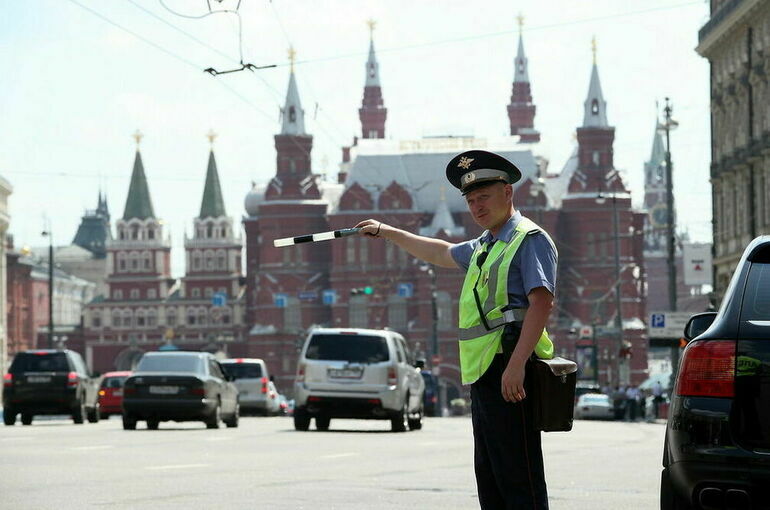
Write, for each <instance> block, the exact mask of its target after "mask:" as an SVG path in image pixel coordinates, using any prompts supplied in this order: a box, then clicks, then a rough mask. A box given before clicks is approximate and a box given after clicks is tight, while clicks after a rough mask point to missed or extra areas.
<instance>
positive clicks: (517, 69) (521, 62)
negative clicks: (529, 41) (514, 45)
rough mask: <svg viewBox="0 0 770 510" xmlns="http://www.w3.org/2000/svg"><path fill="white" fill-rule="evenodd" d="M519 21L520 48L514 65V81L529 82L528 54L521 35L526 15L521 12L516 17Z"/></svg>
mask: <svg viewBox="0 0 770 510" xmlns="http://www.w3.org/2000/svg"><path fill="white" fill-rule="evenodd" d="M516 19H517V20H518V21H519V50H518V51H517V52H516V63H515V65H514V74H513V81H514V83H516V82H526V83H529V71H528V69H527V67H528V65H527V56H526V55H525V54H524V39H523V37H522V35H521V32H522V29H523V27H524V16H522V15H521V14H519V15H518V16H517V18H516Z"/></svg>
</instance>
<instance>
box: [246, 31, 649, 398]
mask: <svg viewBox="0 0 770 510" xmlns="http://www.w3.org/2000/svg"><path fill="white" fill-rule="evenodd" d="M514 64H515V66H516V71H515V74H514V76H515V78H514V82H513V85H512V89H513V95H512V98H511V103H510V104H509V105H508V106H507V113H508V118H509V121H510V125H511V133H512V135H514V136H512V137H508V138H505V139H500V140H497V139H473V138H437V139H423V140H415V141H408V140H399V141H393V140H384V132H385V120H386V118H387V115H386V112H387V110H386V109H385V105H384V101H383V100H382V86H381V83H380V76H379V67H378V65H377V61H376V55H375V52H374V45H373V43H371V45H370V52H369V59H368V61H367V63H366V80H365V86H364V94H363V100H362V106H361V109H360V110H359V119H360V120H361V129H362V139H360V140H358V139H356V141H355V142H354V144H353V146H352V147H345V148H343V162H342V164H341V168H340V178H339V182H338V183H335V184H331V183H328V182H324V181H322V180H321V178H320V176H319V175H318V174H315V173H314V172H313V171H312V168H311V166H310V161H311V158H310V152H311V150H312V140H313V139H312V135H310V134H308V133H307V132H306V131H305V127H304V111H303V110H302V107H301V102H300V95H299V90H298V88H297V84H296V79H295V76H294V69H292V71H291V74H290V77H289V86H288V93H287V97H286V104H285V105H284V108H283V110H282V111H283V117H282V124H281V132H280V134H278V135H276V136H275V146H276V152H277V165H276V167H277V171H276V175H275V177H273V179H272V180H271V181H270V182H269V184H267V185H266V186H255V187H254V189H252V190H251V192H250V193H249V194H248V195H247V197H246V201H245V206H246V213H247V215H248V216H247V217H246V218H245V219H244V227H245V230H246V247H247V251H246V279H247V288H248V291H247V294H246V315H247V324H249V328H250V331H249V335H248V342H247V348H248V353H249V355H253V356H258V357H262V358H265V359H266V360H267V362H268V363H269V364H270V366H271V367H272V370H273V371H274V372H275V373H276V375H277V377H278V384H279V386H280V387H281V388H282V389H283V390H289V389H290V385H291V382H292V381H293V377H294V370H295V362H296V359H297V353H298V349H299V346H301V343H302V341H303V340H304V337H305V335H306V334H307V331H308V329H309V328H311V327H313V325H325V326H331V327H373V328H379V327H386V326H387V327H391V328H393V329H396V330H398V331H400V332H402V333H403V334H404V335H405V336H406V337H407V338H408V339H409V341H410V343H411V344H412V346H413V348H415V349H417V350H418V351H421V352H422V353H424V354H425V355H426V356H428V357H430V355H432V354H433V353H432V349H431V343H432V337H433V309H434V301H435V308H436V309H437V312H438V317H439V320H438V324H437V337H438V345H439V353H438V354H439V355H440V358H439V359H436V361H438V363H439V367H438V368H440V374H441V377H442V379H443V380H444V382H445V383H446V384H447V385H448V386H449V394H450V395H452V394H453V393H454V394H459V393H461V392H462V391H463V390H462V389H461V388H460V385H459V372H458V363H457V347H456V336H455V328H456V322H457V296H458V293H459V288H460V286H461V282H462V278H463V274H462V272H461V271H457V270H446V269H441V268H438V269H436V274H435V276H436V277H435V280H434V278H433V277H432V271H431V270H430V268H428V267H425V266H424V265H423V264H421V263H418V262H417V261H415V260H414V259H412V258H411V257H410V256H408V255H407V254H405V253H404V252H402V251H401V250H399V249H397V248H395V247H394V246H393V245H392V244H390V243H388V242H385V241H383V240H379V239H377V240H369V239H363V238H358V237H350V238H346V239H344V240H339V241H335V242H329V243H315V244H309V245H308V244H305V245H299V246H295V247H291V248H283V249H278V248H274V247H273V245H272V242H271V241H272V240H273V239H276V238H280V237H289V236H294V235H298V234H302V233H309V232H319V231H325V230H330V229H337V228H343V227H351V226H353V225H355V224H356V223H357V222H359V221H361V220H363V219H365V218H369V217H373V218H377V219H379V220H382V221H384V222H386V223H390V224H392V225H395V226H398V227H400V228H403V229H406V230H409V231H411V232H415V233H421V234H423V235H430V236H436V237H441V238H444V239H448V240H450V241H452V242H458V241H461V240H465V239H469V238H471V237H474V236H478V235H480V233H481V232H480V229H479V228H478V227H477V226H476V225H475V223H474V222H473V221H472V219H471V217H470V215H469V214H468V213H467V210H466V207H465V203H464V201H463V199H462V197H461V196H460V195H459V194H458V193H457V192H456V191H455V190H454V189H453V188H450V189H446V188H447V186H449V185H448V184H447V183H446V182H445V178H444V167H445V165H446V162H447V161H448V160H449V159H451V157H453V156H454V155H455V154H456V153H457V152H459V151H462V150H466V149H470V148H486V149H489V150H494V151H496V152H499V153H501V154H502V155H504V156H505V157H507V158H509V159H510V160H511V161H513V162H514V163H515V164H516V165H517V166H518V167H519V168H520V169H521V171H522V174H523V179H522V181H521V182H519V183H518V184H517V185H516V193H515V197H514V201H515V203H516V206H517V207H518V208H519V209H521V210H522V212H523V213H524V214H525V215H527V216H529V217H531V218H532V219H533V220H535V221H536V222H538V223H540V224H541V225H542V226H543V227H544V228H545V229H547V230H548V231H549V232H551V233H552V234H553V236H554V239H555V241H556V243H557V247H558V249H559V252H560V266H559V282H558V291H557V305H558V306H557V311H556V312H555V313H554V314H553V321H552V324H551V326H550V329H551V330H552V331H553V333H554V337H555V339H556V345H557V352H558V353H561V354H564V355H568V356H571V357H574V356H576V355H578V357H580V358H581V361H582V362H583V363H584V364H586V367H587V368H590V367H588V366H587V365H588V364H589V361H590V360H591V358H592V357H591V356H590V355H588V357H586V353H587V352H588V353H590V351H591V349H592V348H593V346H594V345H595V346H596V353H597V358H598V359H597V360H596V361H597V362H598V365H599V372H598V379H599V380H600V381H601V382H602V383H618V382H632V383H635V384H638V383H640V382H641V381H643V380H644V379H646V377H647V375H646V368H647V357H646V351H647V348H646V347H647V346H646V330H645V325H644V321H643V319H644V314H645V296H644V274H645V273H644V260H643V253H642V249H643V240H642V236H641V235H638V234H640V233H641V231H642V229H643V222H644V214H643V213H641V212H638V211H635V210H633V208H632V206H631V196H630V193H629V191H628V189H627V188H626V185H625V184H624V182H623V180H622V179H621V177H620V174H619V173H618V171H617V170H615V168H614V166H613V140H614V128H613V127H612V126H610V125H609V123H608V120H607V112H606V107H607V104H606V101H605V100H604V96H603V93H602V90H601V84H600V81H599V74H598V68H597V66H596V64H595V63H594V66H593V69H592V72H591V78H590V83H589V92H588V97H587V99H586V101H585V104H584V121H583V124H582V125H581V126H579V127H578V128H577V140H578V147H577V148H576V150H575V152H574V154H573V155H572V157H571V158H570V159H569V160H568V161H567V163H566V165H565V166H564V168H563V170H562V172H561V173H559V174H554V175H552V174H549V173H547V162H546V161H545V160H544V159H543V158H541V157H539V156H536V154H535V152H536V151H537V145H536V142H537V141H538V140H539V136H540V135H539V133H538V132H537V131H535V130H534V116H535V107H534V104H532V98H531V93H530V90H531V89H530V84H529V74H528V69H527V65H528V64H527V59H526V56H525V55H524V50H523V41H522V40H521V39H520V40H519V51H518V55H517V57H516V59H515V62H514ZM501 109H502V108H501ZM615 219H616V220H617V231H618V232H619V234H620V235H619V237H618V243H617V245H618V247H619V257H618V259H619V263H618V264H615V258H614V254H615V251H614V249H615V248H614V247H615V242H614V238H613V232H614V223H613V222H614V220H615ZM616 272H618V273H619V279H618V278H617V277H616ZM616 281H619V282H620V289H621V299H620V301H621V309H622V325H623V333H622V343H621V337H620V335H619V334H618V330H617V328H615V327H614V326H613V325H614V324H616V320H615V316H616V313H617V310H616V306H615V302H616V300H615V299H614V288H615V282H616ZM367 287H368V288H369V290H370V291H371V292H370V293H362V292H359V290H360V289H362V288H367ZM591 325H593V326H595V327H594V328H593V330H592V332H593V333H595V334H593V335H592V334H590V333H589V334H588V335H587V337H586V335H585V334H584V333H585V331H586V327H587V326H591ZM588 330H591V328H588ZM581 332H582V333H583V334H582V335H581ZM581 336H583V337H586V338H581ZM578 351H579V352H578ZM435 368H436V367H434V369H435ZM584 375H587V374H584ZM594 376H595V374H591V377H594Z"/></svg>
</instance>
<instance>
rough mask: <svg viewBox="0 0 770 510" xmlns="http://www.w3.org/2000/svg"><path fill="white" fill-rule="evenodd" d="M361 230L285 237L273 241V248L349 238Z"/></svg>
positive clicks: (343, 230)
mask: <svg viewBox="0 0 770 510" xmlns="http://www.w3.org/2000/svg"><path fill="white" fill-rule="evenodd" d="M360 230H361V229H360V228H343V229H340V230H332V231H330V232H320V233H318V234H307V235H304V236H297V237H285V238H283V239H276V240H274V241H273V246H275V247H276V248H283V247H284V246H293V245H295V244H300V243H315V242H318V241H330V240H332V239H337V238H339V237H347V236H352V235H355V234H357V233H358V232H359V231H360Z"/></svg>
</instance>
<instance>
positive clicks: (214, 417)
mask: <svg viewBox="0 0 770 510" xmlns="http://www.w3.org/2000/svg"><path fill="white" fill-rule="evenodd" d="M220 421H222V406H221V405H220V404H219V401H217V406H216V407H215V408H214V412H213V413H211V416H209V418H208V420H206V428H207V429H218V428H219V422H220Z"/></svg>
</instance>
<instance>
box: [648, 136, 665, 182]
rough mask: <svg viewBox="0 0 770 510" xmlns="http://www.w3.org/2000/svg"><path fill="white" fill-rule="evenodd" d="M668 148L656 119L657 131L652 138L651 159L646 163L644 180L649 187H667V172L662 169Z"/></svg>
mask: <svg viewBox="0 0 770 510" xmlns="http://www.w3.org/2000/svg"><path fill="white" fill-rule="evenodd" d="M665 161H666V148H665V146H664V145H663V135H661V133H660V130H659V129H658V122H657V121H655V133H654V135H653V139H652V153H651V154H650V160H649V161H648V162H647V163H645V165H644V168H645V172H644V174H645V175H644V177H645V178H644V182H645V186H648V187H656V188H657V187H665V185H666V172H664V171H662V170H661V169H662V168H663V167H664V166H665Z"/></svg>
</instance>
